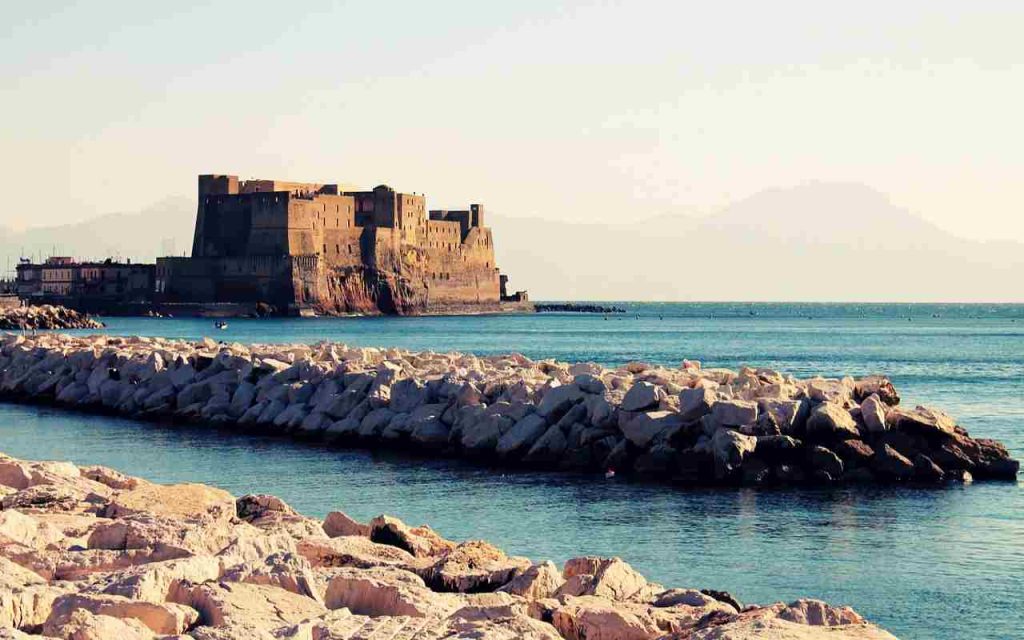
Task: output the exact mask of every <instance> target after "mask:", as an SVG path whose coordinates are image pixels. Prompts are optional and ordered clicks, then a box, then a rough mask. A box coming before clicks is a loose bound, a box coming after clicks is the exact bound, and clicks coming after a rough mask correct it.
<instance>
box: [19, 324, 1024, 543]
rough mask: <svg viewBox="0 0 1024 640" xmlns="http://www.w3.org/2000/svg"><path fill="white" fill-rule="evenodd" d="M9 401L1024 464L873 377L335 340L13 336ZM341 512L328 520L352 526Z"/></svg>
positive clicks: (473, 454)
mask: <svg viewBox="0 0 1024 640" xmlns="http://www.w3.org/2000/svg"><path fill="white" fill-rule="evenodd" d="M0 396H3V397H6V398H9V399H15V400H18V399H21V400H31V401H33V402H46V403H53V404H57V405H61V406H67V407H74V408H79V409H89V410H103V411H109V412H116V413H119V414H123V415H127V416H135V417H139V418H161V419H168V418H170V419H174V420H179V421H191V422H195V423H199V424H206V425H219V426H234V427H237V428H238V429H239V430H256V431H261V432H270V433H278V434H290V435H293V436H295V437H301V438H307V439H321V440H324V441H327V442H334V443H342V444H354V445H359V446H369V447H391V448H395V447H405V448H410V449H414V450H416V451H419V452H424V453H431V452H435V453H437V454H441V455H460V456H463V457H466V458H472V459H477V460H483V461H488V462H496V463H501V464H505V465H514V466H527V467H532V468H537V469H572V470H581V471H594V472H600V473H604V472H605V471H606V470H608V469H614V470H615V471H616V472H617V474H620V475H630V474H633V475H641V476H645V477H650V478H655V479H659V480H664V481H668V482H675V483H679V484H797V483H819V484H826V483H836V482H843V483H849V482H886V483H895V482H921V483H939V482H968V481H971V480H972V479H993V480H1014V479H1015V478H1016V476H1017V473H1018V469H1019V463H1018V462H1017V461H1016V460H1013V459H1011V458H1010V456H1009V453H1008V452H1007V450H1006V448H1005V447H1004V446H1003V445H1001V444H999V443H998V442H995V441H992V440H986V439H980V438H979V439H975V438H971V437H970V436H969V435H968V433H967V432H966V431H965V430H964V429H963V428H961V427H960V426H958V425H957V424H956V421H955V420H954V419H953V418H951V417H950V416H949V415H947V414H945V413H943V412H942V411H940V410H937V409H933V408H928V407H916V408H906V407H903V406H901V405H900V404H899V402H900V397H899V394H898V393H897V392H896V389H895V388H894V387H893V385H892V384H891V383H890V381H889V380H888V379H886V378H884V377H881V376H868V377H864V378H860V379H854V378H843V379H828V378H809V379H805V380H800V379H796V378H794V377H792V376H788V375H784V374H781V373H778V372H776V371H772V370H770V369H755V368H750V367H744V368H741V369H740V370H739V371H732V370H726V369H704V368H702V367H701V366H700V364H699V363H696V362H690V361H684V362H683V364H682V365H681V366H680V367H678V368H667V367H657V366H652V365H649V364H646V363H642V362H630V363H627V364H625V365H623V366H622V367H618V368H614V369H612V368H606V367H602V366H600V365H597V364H594V363H576V364H572V365H570V364H566V363H561V362H555V361H551V360H542V361H533V360H530V359H528V358H526V357H524V356H522V355H518V354H510V355H501V356H486V357H477V356H473V355H467V354H460V353H432V352H420V353H416V352H410V351H404V350H399V349H373V348H350V347H347V346H345V345H342V344H333V343H320V344H316V345H241V344H230V345H228V344H223V343H216V342H214V341H212V340H210V339H205V340H203V341H200V342H185V341H175V340H167V339H162V338H142V337H98V336H94V337H69V336H65V335H57V334H42V335H36V336H25V335H6V336H4V337H3V338H2V339H0ZM342 515H343V514H341V515H339V516H337V518H338V521H337V522H336V523H332V526H336V527H341V528H344V527H349V526H351V525H348V524H346V523H345V522H344V519H343V518H342ZM274 517H286V516H284V515H280V516H274ZM296 526H301V523H300V522H297V523H296ZM378 534H379V535H390V534H389V533H388V532H387V531H384V530H381V531H379V532H378ZM375 535H376V534H375ZM396 535H398V534H397V533H396ZM402 535H404V534H402ZM406 543H408V544H410V545H413V544H415V545H420V546H422V545H426V546H427V547H429V546H430V543H429V540H427V539H426V538H422V536H421V537H420V538H416V537H415V536H413V537H408V538H407V539H406ZM406 549H407V550H408V551H410V552H411V553H413V555H419V552H420V551H419V550H418V549H414V548H412V547H406Z"/></svg>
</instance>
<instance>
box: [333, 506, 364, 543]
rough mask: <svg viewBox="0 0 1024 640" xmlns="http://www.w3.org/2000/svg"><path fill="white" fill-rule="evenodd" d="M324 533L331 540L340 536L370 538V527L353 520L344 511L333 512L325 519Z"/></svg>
mask: <svg viewBox="0 0 1024 640" xmlns="http://www.w3.org/2000/svg"><path fill="white" fill-rule="evenodd" d="M323 529H324V533H326V534H327V535H328V536H329V537H331V538H336V537H338V536H366V537H369V536H370V525H368V524H363V523H362V522H358V521H356V520H353V519H352V518H350V517H349V516H348V514H346V513H345V512H344V511H332V512H330V513H328V514H327V517H326V518H324V524H323Z"/></svg>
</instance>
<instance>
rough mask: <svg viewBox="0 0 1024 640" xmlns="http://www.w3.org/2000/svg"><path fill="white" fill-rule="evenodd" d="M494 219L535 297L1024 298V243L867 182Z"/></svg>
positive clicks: (501, 258) (515, 271)
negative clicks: (599, 215)
mask: <svg viewBox="0 0 1024 640" xmlns="http://www.w3.org/2000/svg"><path fill="white" fill-rule="evenodd" d="M968 215H969V214H968ZM490 223H491V225H492V226H493V227H494V230H495V247H496V250H497V252H498V255H497V262H498V264H499V265H501V267H502V270H503V271H505V272H506V273H508V274H509V275H510V276H511V280H510V285H511V287H512V288H514V289H519V288H527V289H529V290H530V295H531V297H532V298H533V299H535V300H543V299H577V300H790V301H813V300H842V301H964V302H968V301H1024V284H1021V283H1024V244H1021V243H1014V242H974V241H969V240H965V239H962V238H958V237H955V236H953V235H951V234H949V233H946V232H945V231H942V230H941V229H939V228H938V227H936V226H934V225H932V224H930V223H929V222H927V221H925V220H923V219H921V218H919V217H917V216H915V215H913V214H912V213H910V212H908V211H906V210H905V209H901V208H899V207H896V206H894V205H893V204H892V203H891V202H889V200H888V199H887V198H886V197H885V196H884V195H883V194H881V193H878V192H877V191H874V190H872V189H870V188H867V187H864V186H861V185H851V184H828V183H811V184H806V185H801V186H797V187H793V188H788V189H772V190H768V191H764V192H761V193H758V194H756V195H754V196H751V197H749V198H746V199H744V200H742V201H739V202H737V203H735V204H733V205H731V206H729V207H727V208H726V209H724V210H722V211H720V212H718V213H717V214H714V215H711V216H707V217H702V218H697V217H688V216H662V217H658V218H652V219H650V220H647V221H639V222H636V223H630V224H622V225H601V224H568V223H563V222H555V221H550V220H542V219H535V218H514V217H511V216H501V215H495V214H493V213H492V214H491V215H490Z"/></svg>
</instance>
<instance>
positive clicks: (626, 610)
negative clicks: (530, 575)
mask: <svg viewBox="0 0 1024 640" xmlns="http://www.w3.org/2000/svg"><path fill="white" fill-rule="evenodd" d="M551 624H552V625H553V626H554V627H555V628H556V629H558V632H559V633H560V634H562V637H563V638H566V639H567V640H653V639H654V638H657V637H659V636H661V635H662V631H661V629H659V627H658V625H657V624H656V623H655V622H654V620H653V619H652V618H651V617H650V616H649V615H648V614H647V613H646V611H645V610H644V609H643V608H642V607H640V606H633V607H627V606H626V605H624V604H622V603H614V602H612V601H610V600H606V599H604V598H599V597H596V596H583V597H569V598H567V599H566V601H565V603H564V604H563V605H561V606H559V607H558V608H557V609H555V610H554V613H553V615H552V618H551Z"/></svg>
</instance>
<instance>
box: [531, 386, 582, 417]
mask: <svg viewBox="0 0 1024 640" xmlns="http://www.w3.org/2000/svg"><path fill="white" fill-rule="evenodd" d="M584 395H586V394H585V393H584V392H583V390H582V389H580V388H579V387H578V386H576V385H575V384H565V385H561V386H558V387H552V388H550V389H548V390H547V392H545V393H544V397H543V398H541V401H540V403H539V404H538V405H537V413H539V414H540V415H542V416H544V417H545V418H551V419H552V420H557V419H558V418H561V417H562V414H563V413H565V412H566V411H568V410H569V408H570V407H571V406H573V405H574V404H576V403H577V402H579V401H581V400H582V399H583V397H584Z"/></svg>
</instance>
